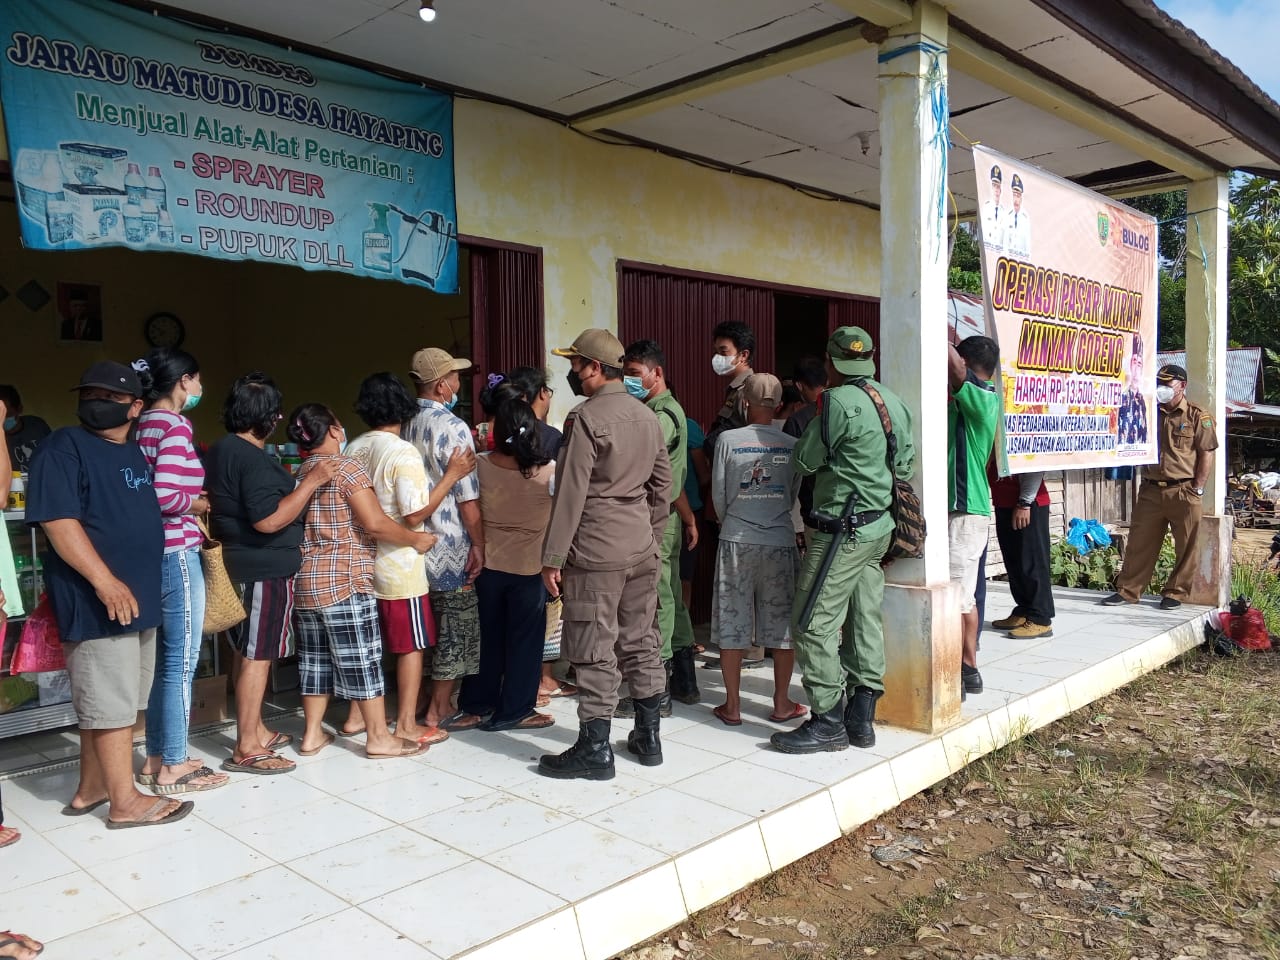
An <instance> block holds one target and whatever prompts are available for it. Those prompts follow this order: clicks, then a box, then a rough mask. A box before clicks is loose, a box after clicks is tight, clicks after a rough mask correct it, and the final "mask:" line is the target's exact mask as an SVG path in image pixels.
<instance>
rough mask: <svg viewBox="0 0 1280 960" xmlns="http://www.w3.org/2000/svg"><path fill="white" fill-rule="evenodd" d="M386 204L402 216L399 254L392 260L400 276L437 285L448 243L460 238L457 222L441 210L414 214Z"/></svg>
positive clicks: (391, 204) (393, 211)
mask: <svg viewBox="0 0 1280 960" xmlns="http://www.w3.org/2000/svg"><path fill="white" fill-rule="evenodd" d="M371 206H372V204H371ZM386 207H387V209H388V210H389V211H391V212H392V213H395V214H397V215H399V217H400V234H399V249H400V255H399V256H398V257H396V258H395V259H394V260H392V264H393V265H396V266H398V268H399V270H400V276H402V277H404V278H405V279H406V280H418V281H421V282H422V283H425V284H427V285H428V286H430V287H434V286H435V285H436V280H437V279H438V278H439V276H440V270H441V268H442V267H443V266H444V262H445V258H446V257H447V256H448V254H449V245H450V244H451V243H457V241H458V226H457V224H455V223H451V222H450V221H449V220H447V219H446V218H445V216H444V214H442V213H440V212H439V211H438V210H424V211H422V213H420V214H419V215H418V216H414V215H413V214H412V213H409V212H408V211H406V210H401V209H400V208H399V207H397V206H396V205H395V204H394V203H388V204H387V205H386Z"/></svg>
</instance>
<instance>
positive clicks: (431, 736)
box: [406, 727, 449, 747]
mask: <svg viewBox="0 0 1280 960" xmlns="http://www.w3.org/2000/svg"><path fill="white" fill-rule="evenodd" d="M448 739H449V731H448V730H441V729H440V728H439V727H429V728H428V729H427V732H426V733H424V734H423V735H422V736H420V737H418V739H417V741H416V742H417V744H418V745H419V746H427V747H429V746H432V745H433V744H437V743H444V742H445V741H446V740H448ZM406 742H407V741H406Z"/></svg>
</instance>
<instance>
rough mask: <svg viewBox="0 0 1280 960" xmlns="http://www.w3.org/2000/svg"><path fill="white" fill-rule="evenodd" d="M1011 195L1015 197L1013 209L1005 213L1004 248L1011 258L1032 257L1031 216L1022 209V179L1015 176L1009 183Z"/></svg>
mask: <svg viewBox="0 0 1280 960" xmlns="http://www.w3.org/2000/svg"><path fill="white" fill-rule="evenodd" d="M1009 193H1010V194H1011V195H1012V196H1013V209H1012V210H1006V211H1004V220H1005V224H1004V247H1005V250H1006V251H1008V253H1009V255H1010V256H1014V257H1023V258H1024V259H1025V258H1026V257H1029V256H1031V215H1030V214H1029V213H1027V211H1025V210H1023V209H1022V177H1020V176H1018V174H1016V173H1015V174H1014V175H1013V179H1012V180H1010V181H1009Z"/></svg>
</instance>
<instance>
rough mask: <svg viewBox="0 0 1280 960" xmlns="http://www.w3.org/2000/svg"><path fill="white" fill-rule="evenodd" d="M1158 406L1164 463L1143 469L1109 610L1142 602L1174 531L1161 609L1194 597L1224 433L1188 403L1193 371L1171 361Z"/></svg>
mask: <svg viewBox="0 0 1280 960" xmlns="http://www.w3.org/2000/svg"><path fill="white" fill-rule="evenodd" d="M1156 403H1157V407H1156V411H1157V412H1156V443H1157V451H1158V453H1159V456H1160V459H1159V461H1157V462H1156V463H1154V464H1151V465H1148V466H1146V467H1143V471H1142V486H1141V487H1140V488H1139V489H1138V502H1137V503H1136V504H1135V505H1134V508H1133V520H1132V521H1131V522H1130V524H1129V542H1128V544H1127V545H1126V546H1125V550H1124V566H1123V567H1121V568H1120V575H1119V576H1118V577H1116V592H1115V593H1113V594H1111V596H1109V597H1107V598H1106V599H1105V600H1103V601H1102V603H1103V605H1104V606H1108V607H1113V606H1118V605H1119V604H1122V603H1137V602H1138V600H1139V599H1140V598H1141V597H1142V592H1143V590H1145V589H1146V586H1147V584H1148V583H1150V582H1151V574H1152V572H1153V571H1154V570H1155V568H1156V560H1157V558H1158V557H1159V556H1160V546H1161V544H1163V543H1164V535H1165V531H1166V530H1169V529H1170V528H1172V530H1173V550H1174V555H1175V557H1176V558H1177V559H1176V561H1175V563H1174V567H1173V572H1172V573H1170V574H1169V579H1168V580H1166V581H1165V584H1164V587H1163V588H1161V590H1160V593H1161V594H1162V595H1163V599H1162V600H1161V601H1160V607H1161V609H1163V610H1173V609H1175V608H1177V607H1180V606H1182V601H1183V600H1185V599H1186V598H1187V596H1188V595H1189V594H1190V593H1191V581H1192V579H1193V574H1194V570H1195V564H1196V545H1197V542H1198V540H1199V538H1200V515H1201V513H1202V508H1203V505H1202V503H1201V499H1200V498H1201V497H1203V496H1204V485H1205V483H1206V482H1207V481H1208V479H1209V471H1210V470H1212V469H1213V451H1214V450H1216V449H1218V435H1217V432H1216V431H1215V430H1214V424H1213V417H1211V416H1210V415H1209V414H1208V413H1207V412H1205V411H1204V410H1203V409H1202V408H1200V407H1198V406H1196V405H1195V404H1194V403H1192V402H1191V401H1190V400H1188V399H1187V371H1186V370H1184V369H1183V368H1182V367H1180V366H1178V365H1177V364H1173V363H1166V364H1165V365H1164V366H1163V367H1161V368H1160V371H1159V372H1158V373H1157V374H1156Z"/></svg>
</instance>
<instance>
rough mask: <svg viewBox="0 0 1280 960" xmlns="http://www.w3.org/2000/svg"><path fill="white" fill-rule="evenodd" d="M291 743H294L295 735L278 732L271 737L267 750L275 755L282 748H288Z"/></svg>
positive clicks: (267, 743)
mask: <svg viewBox="0 0 1280 960" xmlns="http://www.w3.org/2000/svg"><path fill="white" fill-rule="evenodd" d="M291 743H293V734H291V733H281V732H280V731H279V730H277V731H276V732H275V733H273V734H272V735H271V739H270V740H268V741H267V742H266V748H267V749H268V750H270V751H271V752H272V753H274V752H276V751H277V750H279V749H280V748H281V747H287V746H288V745H289V744H291Z"/></svg>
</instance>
